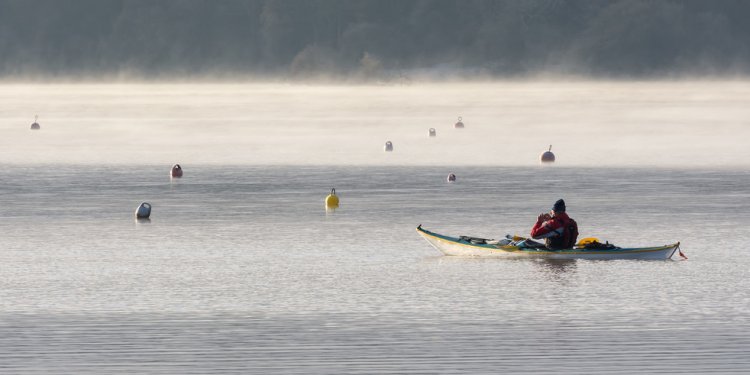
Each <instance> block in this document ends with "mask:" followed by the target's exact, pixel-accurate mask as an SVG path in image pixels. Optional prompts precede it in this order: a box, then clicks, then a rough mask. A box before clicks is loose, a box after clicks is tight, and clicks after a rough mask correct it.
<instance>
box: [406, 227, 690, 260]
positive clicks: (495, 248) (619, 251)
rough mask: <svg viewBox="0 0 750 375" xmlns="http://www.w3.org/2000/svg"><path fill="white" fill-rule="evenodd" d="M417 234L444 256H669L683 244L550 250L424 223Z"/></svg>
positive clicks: (577, 257) (642, 257)
mask: <svg viewBox="0 0 750 375" xmlns="http://www.w3.org/2000/svg"><path fill="white" fill-rule="evenodd" d="M417 233H419V234H420V235H421V236H422V237H424V239H425V240H427V242H429V243H430V245H432V246H433V247H434V248H436V249H438V250H440V251H441V252H442V253H443V254H445V255H453V256H470V257H489V258H514V257H530V258H546V259H651V260H653V259H660V260H664V259H670V258H672V255H674V253H675V252H676V251H678V250H679V248H680V243H679V242H677V243H673V244H671V245H663V246H652V247H636V248H619V247H613V248H609V249H587V248H573V249H564V250H549V249H547V248H544V247H542V248H533V247H526V246H524V241H510V240H506V241H493V240H485V239H480V238H472V237H465V236H461V237H449V236H445V235H442V234H438V233H435V232H430V231H429V230H427V229H424V228H422V226H421V225H420V226H418V227H417Z"/></svg>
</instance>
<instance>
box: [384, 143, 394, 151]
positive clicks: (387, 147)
mask: <svg viewBox="0 0 750 375" xmlns="http://www.w3.org/2000/svg"><path fill="white" fill-rule="evenodd" d="M385 151H386V152H391V151H393V143H391V141H388V142H385Z"/></svg>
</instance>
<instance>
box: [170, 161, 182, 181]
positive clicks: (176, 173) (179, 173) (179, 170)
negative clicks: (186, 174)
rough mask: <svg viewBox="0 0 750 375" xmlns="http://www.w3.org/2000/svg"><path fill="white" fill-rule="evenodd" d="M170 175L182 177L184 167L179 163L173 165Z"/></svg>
mask: <svg viewBox="0 0 750 375" xmlns="http://www.w3.org/2000/svg"><path fill="white" fill-rule="evenodd" d="M169 176H170V177H172V178H180V177H182V167H180V165H179V164H175V165H173V166H172V170H171V171H169Z"/></svg>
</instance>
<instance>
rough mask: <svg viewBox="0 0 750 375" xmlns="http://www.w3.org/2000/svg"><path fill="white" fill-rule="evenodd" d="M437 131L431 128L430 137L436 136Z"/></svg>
mask: <svg viewBox="0 0 750 375" xmlns="http://www.w3.org/2000/svg"><path fill="white" fill-rule="evenodd" d="M436 135H437V133H436V132H435V128H430V137H434V136H436Z"/></svg>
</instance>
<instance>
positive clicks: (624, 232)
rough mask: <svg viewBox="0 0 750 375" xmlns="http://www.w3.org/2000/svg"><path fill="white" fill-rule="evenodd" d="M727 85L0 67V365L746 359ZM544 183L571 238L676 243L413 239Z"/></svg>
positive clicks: (741, 245)
mask: <svg viewBox="0 0 750 375" xmlns="http://www.w3.org/2000/svg"><path fill="white" fill-rule="evenodd" d="M748 102H750V85H748V84H747V82H744V81H737V82H731V81H729V82H501V83H488V84H478V83H471V84H416V85H411V86H314V85H282V84H235V85H226V84H223V85H222V84H218V85H214V84H168V85H167V84H163V85H162V84H154V85H148V84H66V85H44V84H12V85H11V84H2V85H0V207H1V208H2V210H1V211H0V373H12V374H18V373H20V374H33V373H66V374H87V373H90V374H100V373H170V374H187V373H200V374H206V373H211V374H218V373H242V374H245V373H258V374H268V373H284V374H330V373H346V374H357V373H362V374H372V373H379V374H383V373H392V374H402V373H425V374H426V373H430V374H431V373H454V374H477V373H571V374H582V373H589V374H602V373H610V374H612V373H680V374H683V373H707V372H718V373H732V372H734V373H748V372H750V355H748V353H750V292H749V291H748V289H749V288H748V281H747V275H748V271H747V270H748V269H749V268H750V260H748V257H747V256H746V253H747V250H746V248H747V244H746V238H747V237H748V234H749V233H748V230H747V223H748V222H750V199H749V198H750V193H749V192H748V188H747V187H748V186H749V185H750V169H749V168H748V167H750V155H749V154H748V151H747V145H746V143H747V139H748V138H750V126H749V125H750V120H749V119H750V106H748V105H747V103H748ZM37 114H38V115H39V123H40V124H41V130H39V131H31V130H29V125H30V124H31V122H32V121H33V118H34V115H37ZM458 116H462V117H463V122H464V123H465V124H466V128H465V129H453V123H454V122H455V121H456V119H457V117H458ZM429 128H436V130H437V137H435V138H429V137H428V136H427V134H428V133H427V130H428V129H429ZM387 140H391V141H393V144H394V152H392V153H385V152H383V144H384V143H385V141H387ZM550 144H552V145H553V151H554V152H555V153H556V156H557V162H556V163H555V165H553V166H547V167H542V166H540V165H539V164H538V158H539V155H540V154H541V153H542V152H543V151H546V150H547V147H548V146H549V145H550ZM174 163H180V164H181V165H182V166H183V169H184V171H185V176H184V177H183V178H182V179H179V180H173V181H170V179H169V177H168V172H169V168H170V167H171V165H172V164H174ZM449 173H455V174H456V175H457V181H456V182H455V183H447V182H446V176H447V175H448V174H449ZM331 188H336V191H337V192H338V194H339V196H340V198H341V206H340V208H339V209H337V210H336V211H334V212H326V211H325V210H324V207H323V201H324V198H325V196H326V195H327V194H328V193H329V192H330V189H331ZM559 198H564V199H565V201H566V202H567V207H568V212H569V214H570V215H571V216H572V217H573V218H575V219H576V220H577V222H578V223H579V226H580V233H581V238H583V237H590V236H594V237H599V238H601V239H603V240H608V241H610V242H611V243H614V244H616V245H619V246H623V247H625V246H649V245H663V244H667V243H673V242H675V241H681V243H682V245H681V247H682V250H683V251H684V253H685V254H686V255H687V256H688V257H689V259H688V260H686V261H684V260H679V259H675V260H671V261H566V262H550V261H541V260H500V259H476V258H457V257H445V256H442V255H441V254H440V253H439V252H438V251H437V250H435V249H433V248H431V247H430V246H429V245H428V244H427V242H425V241H424V240H423V239H422V238H421V237H419V235H418V234H417V233H416V232H415V228H416V226H417V225H419V224H422V225H423V226H424V227H425V228H427V229H430V230H433V231H436V232H438V233H444V234H448V235H472V236H478V237H485V238H497V237H500V236H504V235H506V234H521V235H525V234H527V233H528V232H529V231H530V228H531V226H532V224H533V222H534V221H535V218H536V216H537V215H538V214H539V213H541V212H546V211H548V210H549V209H550V207H551V206H552V204H553V203H554V202H555V201H556V200H557V199H559ZM143 201H147V202H150V203H152V204H153V213H152V217H151V220H150V221H140V222H139V221H135V220H134V217H133V212H134V211H135V209H136V207H137V206H138V205H139V204H140V203H141V202H143Z"/></svg>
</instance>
